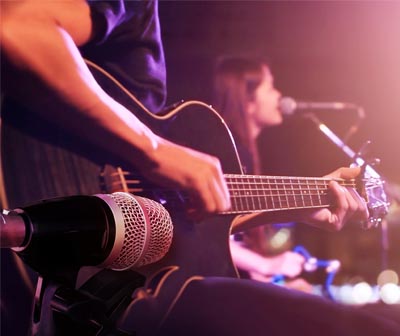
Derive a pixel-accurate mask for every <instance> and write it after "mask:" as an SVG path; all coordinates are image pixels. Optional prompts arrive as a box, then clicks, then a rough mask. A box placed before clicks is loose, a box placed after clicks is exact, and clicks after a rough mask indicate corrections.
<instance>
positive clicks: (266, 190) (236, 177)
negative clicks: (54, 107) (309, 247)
mask: <svg viewBox="0 0 400 336" xmlns="http://www.w3.org/2000/svg"><path fill="white" fill-rule="evenodd" d="M87 63H88V66H89V67H90V69H91V70H92V72H93V73H94V74H95V76H96V79H97V80H98V81H99V82H100V83H101V84H102V87H103V88H104V89H105V90H106V91H107V92H108V93H109V94H110V95H112V96H113V97H114V98H115V99H116V100H117V101H119V102H120V103H122V104H123V105H124V106H126V107H127V108H128V109H130V110H131V111H132V112H133V113H135V114H136V116H137V117H138V118H139V119H140V120H141V121H142V122H144V123H145V124H146V125H148V126H149V127H150V128H151V129H152V130H153V131H154V132H155V133H158V134H160V135H161V136H163V137H164V138H166V139H168V140H171V141H173V142H176V143H178V144H181V145H184V146H187V147H191V148H194V149H196V150H199V151H202V152H205V153H208V154H211V155H213V156H216V157H218V158H219V160H220V161H221V164H222V169H223V172H224V173H225V179H226V182H227V185H228V188H229V191H230V195H231V203H232V207H231V209H230V210H229V211H226V212H224V213H221V214H218V215H215V216H213V217H210V218H207V219H205V220H203V221H200V222H196V221H192V220H189V219H188V218H187V216H186V213H185V205H186V202H187V197H186V195H185V194H184V193H182V192H181V191H179V190H166V189H165V188H161V187H159V186H157V185H153V184H152V183H150V182H149V181H147V180H145V179H144V178H143V177H142V176H140V175H139V174H137V173H135V171H134V169H131V168H133V167H128V166H126V165H125V163H124V162H118V160H116V159H115V158H112V157H108V156H107V155H105V153H101V152H99V151H98V149H96V148H93V147H91V146H90V145H87V146H86V145H85V144H83V143H82V142H81V141H80V139H76V138H74V137H72V136H71V135H69V134H68V133H67V132H64V130H62V129H59V128H55V127H54V126H53V125H51V124H49V123H46V121H44V120H40V119H39V117H37V116H35V114H30V113H26V111H25V109H24V108H23V107H18V108H17V109H15V104H14V106H13V108H14V110H13V113H7V107H8V106H7V103H6V104H5V107H4V109H3V111H2V114H3V115H2V120H3V125H2V127H3V131H2V136H3V139H5V140H3V141H2V168H3V173H4V177H5V178H4V181H5V189H6V194H7V198H8V207H10V208H14V207H18V206H23V205H26V204H29V203H30V202H34V201H37V200H39V199H47V198H52V197H59V196H68V195H74V194H85V195H90V194H97V193H101V192H102V193H112V192H115V191H124V192H130V193H133V194H136V195H139V196H143V197H147V198H151V199H153V200H155V201H157V202H160V203H162V204H163V205H164V206H165V207H166V208H167V209H168V211H169V212H170V214H171V217H172V220H173V224H174V237H173V242H172V246H171V249H170V250H169V252H168V253H167V255H166V256H165V257H164V258H163V259H162V260H160V261H159V262H157V263H155V264H153V265H150V267H149V268H150V269H151V270H152V271H153V272H156V271H157V270H159V269H162V268H165V267H169V266H174V267H175V266H177V267H179V268H180V269H181V270H183V273H184V274H185V276H184V277H190V276H194V275H200V276H237V274H236V269H235V267H234V265H233V263H232V261H231V256H230V251H229V241H228V239H229V235H230V233H231V222H232V220H233V218H234V217H235V216H237V215H239V214H247V213H254V212H263V211H292V210H298V209H305V208H322V207H329V206H334V204H332V203H331V199H330V197H329V188H328V185H329V182H330V180H331V179H329V178H320V177H312V178H310V177H287V176H254V175H244V174H243V172H242V168H241V163H240V159H239V157H238V153H237V150H236V147H235V142H234V139H233V137H232V135H231V132H230V131H229V128H228V127H227V125H226V123H225V122H224V120H223V119H222V118H221V117H220V115H219V114H218V113H217V112H216V111H215V110H214V109H213V108H212V107H211V106H209V105H207V104H205V103H203V102H200V101H187V102H181V103H179V104H177V105H176V106H174V107H173V108H172V109H170V110H169V111H167V112H165V113H163V114H160V115H155V114H153V113H151V112H150V111H149V110H148V109H146V108H145V107H144V106H143V105H142V104H141V103H140V102H139V101H138V100H137V99H136V98H135V97H134V96H133V95H132V94H131V93H130V92H129V91H128V90H127V89H126V88H124V87H123V86H122V85H121V84H120V83H119V82H118V80H117V79H115V78H114V77H113V76H112V75H111V74H109V73H107V72H106V71H105V70H103V69H102V68H100V67H99V66H97V65H96V64H94V63H91V62H89V61H88V62H87ZM21 125H23V126H22V128H21ZM9 139H12V140H9ZM337 181H338V182H339V183H340V184H342V185H344V186H350V187H354V188H357V190H358V191H359V193H360V194H361V195H362V196H363V197H365V199H366V201H367V203H368V206H369V208H370V213H371V219H370V220H372V221H373V222H375V223H379V222H380V220H381V219H382V217H383V216H384V215H385V214H386V212H387V207H388V202H387V200H386V195H385V192H384V181H382V180H381V179H380V178H377V177H371V176H362V177H361V178H360V179H359V180H358V181H354V180H341V179H337ZM138 271H139V272H140V271H141V270H138ZM146 273H147V274H149V273H148V270H146Z"/></svg>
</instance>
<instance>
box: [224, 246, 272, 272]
mask: <svg viewBox="0 0 400 336" xmlns="http://www.w3.org/2000/svg"><path fill="white" fill-rule="evenodd" d="M229 245H230V249H231V254H232V259H233V262H234V263H235V265H236V266H237V267H238V268H240V269H242V270H244V271H247V272H256V273H259V274H262V275H267V274H272V270H271V269H270V267H269V266H271V265H270V263H269V262H268V260H267V259H266V258H264V257H263V256H261V255H260V254H258V253H256V252H253V251H251V250H249V249H248V248H246V247H244V246H242V245H241V244H240V243H239V242H236V241H230V243H229ZM270 272H271V273H270Z"/></svg>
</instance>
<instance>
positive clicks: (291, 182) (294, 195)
mask: <svg viewBox="0 0 400 336" xmlns="http://www.w3.org/2000/svg"><path fill="white" fill-rule="evenodd" d="M289 181H290V186H291V189H292V195H293V201H294V207H295V208H296V207H297V201H296V193H295V191H294V188H293V180H292V179H290V180H289Z"/></svg>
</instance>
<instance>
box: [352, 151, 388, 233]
mask: <svg viewBox="0 0 400 336" xmlns="http://www.w3.org/2000/svg"><path fill="white" fill-rule="evenodd" d="M374 162H375V163H377V162H379V161H378V160H375V161H374ZM353 166H360V167H361V169H362V172H361V174H360V177H359V179H358V189H359V190H360V193H361V195H362V196H363V197H364V199H365V200H366V202H367V206H368V211H369V219H368V222H369V223H370V224H372V225H373V226H377V225H379V224H380V223H381V222H382V220H383V219H384V218H385V216H386V215H387V214H388V212H389V205H390V203H389V201H388V197H387V195H386V191H385V181H384V180H383V179H382V177H381V176H380V175H379V174H378V173H377V172H376V171H375V169H373V167H372V166H371V165H370V164H368V163H366V162H365V161H364V160H362V159H361V158H360V157H358V158H357V159H356V162H355V164H354V165H353ZM367 227H369V226H367Z"/></svg>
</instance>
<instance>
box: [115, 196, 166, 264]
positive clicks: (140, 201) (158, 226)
mask: <svg viewBox="0 0 400 336" xmlns="http://www.w3.org/2000/svg"><path fill="white" fill-rule="evenodd" d="M111 197H112V198H113V200H114V201H115V203H116V204H117V205H118V207H119V209H120V210H121V212H122V216H123V222H124V226H125V231H124V239H123V244H122V248H121V251H120V253H119V255H118V257H117V258H116V259H115V260H114V261H113V263H112V264H111V265H110V268H111V269H114V270H125V269H128V268H133V267H141V266H144V265H148V264H151V263H154V262H156V261H158V260H160V259H161V258H162V257H164V256H165V255H166V253H167V252H168V250H169V248H170V246H171V243H172V236H173V225H172V220H171V217H170V215H169V213H168V211H167V210H166V209H165V208H164V207H163V206H162V205H161V204H160V203H158V202H155V201H153V200H150V199H148V198H143V197H140V196H136V195H132V194H128V193H124V192H116V193H113V194H111Z"/></svg>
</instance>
